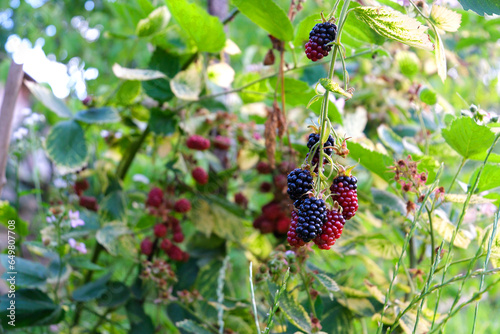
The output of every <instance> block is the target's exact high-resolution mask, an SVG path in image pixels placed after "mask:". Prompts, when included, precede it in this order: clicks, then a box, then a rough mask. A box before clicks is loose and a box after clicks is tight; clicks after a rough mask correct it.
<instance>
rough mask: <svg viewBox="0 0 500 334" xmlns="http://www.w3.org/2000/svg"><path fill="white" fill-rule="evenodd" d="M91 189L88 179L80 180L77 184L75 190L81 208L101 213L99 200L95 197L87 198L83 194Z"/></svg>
mask: <svg viewBox="0 0 500 334" xmlns="http://www.w3.org/2000/svg"><path fill="white" fill-rule="evenodd" d="M89 188H90V184H89V181H87V179H79V180H77V181H76V182H75V184H74V186H73V189H74V190H75V193H76V195H77V196H78V197H79V199H80V200H79V204H80V206H82V207H84V208H86V209H88V210H90V211H95V212H97V211H99V204H97V199H96V198H95V197H94V196H85V195H84V194H83V193H84V192H85V191H86V190H88V189H89Z"/></svg>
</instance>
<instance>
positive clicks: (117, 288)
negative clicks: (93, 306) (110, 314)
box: [97, 282, 130, 307]
mask: <svg viewBox="0 0 500 334" xmlns="http://www.w3.org/2000/svg"><path fill="white" fill-rule="evenodd" d="M106 288H107V290H106V292H105V293H104V294H102V295H101V296H100V297H99V298H98V299H97V305H99V306H101V307H117V306H120V305H122V304H125V303H126V302H127V300H128V299H129V298H130V288H129V287H128V286H126V285H125V284H123V283H122V282H108V283H107V285H106Z"/></svg>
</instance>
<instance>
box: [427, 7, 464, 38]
mask: <svg viewBox="0 0 500 334" xmlns="http://www.w3.org/2000/svg"><path fill="white" fill-rule="evenodd" d="M431 20H432V22H433V23H434V25H435V26H436V27H437V28H439V29H442V30H444V31H451V32H453V31H457V30H458V28H459V27H460V23H461V22H462V15H460V14H458V13H456V12H454V11H452V10H450V9H448V8H446V7H442V6H438V5H432V10H431Z"/></svg>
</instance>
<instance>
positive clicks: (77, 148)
mask: <svg viewBox="0 0 500 334" xmlns="http://www.w3.org/2000/svg"><path fill="white" fill-rule="evenodd" d="M45 150H46V151H47V155H48V156H49V158H50V159H52V160H53V161H54V162H55V163H56V164H58V165H60V166H63V167H68V168H78V167H81V166H83V165H84V163H85V161H86V160H87V143H86V142H85V134H84V132H83V129H82V127H81V126H80V124H78V123H77V122H75V121H62V122H59V123H57V124H56V125H55V126H54V127H53V128H52V129H50V132H49V135H48V136H47V140H46V142H45Z"/></svg>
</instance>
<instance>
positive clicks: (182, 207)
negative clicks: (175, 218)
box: [174, 198, 191, 213]
mask: <svg viewBox="0 0 500 334" xmlns="http://www.w3.org/2000/svg"><path fill="white" fill-rule="evenodd" d="M174 210H175V211H177V212H179V213H185V212H188V211H189V210H191V202H190V201H189V200H187V199H185V198H181V199H180V200H178V201H177V202H175V204H174Z"/></svg>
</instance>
